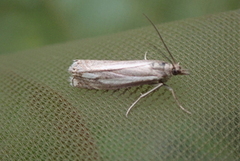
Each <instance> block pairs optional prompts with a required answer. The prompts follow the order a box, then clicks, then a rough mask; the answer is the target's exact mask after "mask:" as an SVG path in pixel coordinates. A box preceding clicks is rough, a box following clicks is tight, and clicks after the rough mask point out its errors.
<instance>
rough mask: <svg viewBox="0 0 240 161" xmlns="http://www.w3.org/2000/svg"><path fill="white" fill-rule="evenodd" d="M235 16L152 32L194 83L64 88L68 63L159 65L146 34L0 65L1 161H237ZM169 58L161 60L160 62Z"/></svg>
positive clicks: (183, 79) (88, 42)
mask: <svg viewBox="0 0 240 161" xmlns="http://www.w3.org/2000/svg"><path fill="white" fill-rule="evenodd" d="M239 17H240V14H239V10H237V11H229V12H224V13H219V14H215V15H209V16H204V17H200V18H194V19H187V20H183V21H176V22H172V23H165V24H162V25H157V27H158V29H159V31H160V32H161V34H162V36H163V39H164V40H165V42H166V44H167V45H168V47H169V49H170V51H171V52H172V54H173V56H174V57H175V59H176V60H177V61H179V62H181V64H182V66H183V67H184V68H186V69H189V70H190V72H191V75H188V76H174V77H172V78H171V80H169V81H168V82H167V84H168V85H169V86H171V87H172V88H173V89H174V90H175V92H176V95H177V96H178V99H179V101H180V102H181V104H182V105H183V106H184V108H186V109H187V110H189V111H191V112H192V115H189V114H187V113H185V112H184V111H182V110H181V109H179V107H178V106H177V105H176V103H175V101H174V99H173V97H172V95H171V93H170V92H169V91H168V90H167V89H164V88H161V89H159V90H157V91H155V92H154V93H152V94H150V95H149V96H148V97H146V98H143V99H142V100H141V101H140V102H139V103H138V104H137V105H136V106H135V107H134V108H133V110H132V111H131V113H130V114H129V117H128V118H126V117H125V112H126V110H127V109H128V107H129V106H130V105H131V103H133V102H134V101H135V100H136V99H137V98H138V97H139V95H140V93H144V92H146V91H148V90H150V89H151V88H152V87H151V86H149V85H144V86H141V87H133V88H127V89H120V90H88V89H78V88H73V87H71V86H70V85H69V82H68V77H69V74H68V72H67V69H68V67H69V66H70V65H71V63H72V60H74V59H98V60H141V59H143V57H144V53H145V52H146V51H148V59H156V60H165V59H164V57H163V56H162V55H161V53H159V52H158V51H156V49H155V48H154V47H153V45H155V46H157V47H158V48H159V49H160V50H161V51H162V52H164V53H166V52H165V49H164V47H163V45H162V43H161V42H160V40H159V38H158V37H157V34H156V32H155V31H154V29H153V27H152V26H149V27H144V28H140V29H135V30H131V31H127V32H122V33H118V34H113V35H109V36H103V37H97V38H91V39H84V40H80V41H75V42H69V43H66V44H58V45H52V46H46V47H44V48H40V49H35V50H28V51H24V52H18V53H12V54H6V55H1V56H0V75H1V76H0V83H1V85H0V110H1V112H0V124H1V127H0V130H1V134H0V140H1V156H0V160H195V161H197V160H228V161H229V160H238V159H239V154H238V152H239V150H240V148H239V139H240V130H239V83H240V82H239V74H240V73H239V40H240V36H239V26H240V25H239V22H240V18H239ZM166 54H167V53H166Z"/></svg>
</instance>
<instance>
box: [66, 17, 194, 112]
mask: <svg viewBox="0 0 240 161" xmlns="http://www.w3.org/2000/svg"><path fill="white" fill-rule="evenodd" d="M144 16H145V17H146V18H147V19H148V21H149V22H150V23H151V24H152V26H153V27H154V29H155V30H156V32H157V34H158V36H159V38H160V40H161V41H162V43H163V45H164V47H165V49H166V50H167V52H168V53H169V55H170V58H171V59H170V58H168V57H166V56H165V55H164V54H163V55H164V56H165V57H166V58H167V60H168V61H169V62H166V61H161V60H147V52H146V53H145V56H144V60H125V61H115V60H74V61H73V64H72V65H71V66H70V67H69V69H68V71H69V73H70V74H71V76H70V82H71V83H70V84H71V85H72V86H73V87H79V88H87V89H98V90H100V89H103V90H104V89H105V90H109V89H120V88H126V87H133V86H140V85H144V84H149V85H154V87H153V88H152V89H151V90H149V91H148V92H146V93H143V94H141V95H140V97H139V98H138V99H137V100H136V101H135V102H133V104H132V105H131V106H130V107H129V108H128V110H127V112H126V116H128V114H129V112H130V110H131V109H132V108H133V107H134V106H135V104H136V103H137V102H138V101H139V100H140V99H141V98H143V97H145V96H147V95H149V94H150V93H152V92H153V91H155V90H157V89H159V88H160V87H162V86H164V87H166V88H167V89H169V90H170V91H171V93H172V95H173V97H174V99H175V101H176V103H177V105H178V106H179V107H180V108H181V109H182V110H184V111H185V112H187V113H189V114H191V113H190V112H189V111H187V110H186V109H185V108H183V107H182V105H181V104H180V103H179V101H178V99H177V97H176V95H175V92H174V90H173V89H172V88H171V87H169V86H168V85H166V84H165V83H166V82H167V80H168V79H169V78H171V77H172V76H175V75H188V74H189V72H188V71H187V70H185V69H182V68H181V66H180V65H179V63H176V61H175V59H174V57H173V56H172V54H171V52H170V51H169V49H168V47H167V45H166V44H165V42H164V40H163V38H162V36H161V34H160V32H159V31H158V29H157V27H156V26H155V25H154V24H153V22H152V21H151V20H150V19H149V18H148V17H147V16H146V15H144ZM154 47H155V46H154Z"/></svg>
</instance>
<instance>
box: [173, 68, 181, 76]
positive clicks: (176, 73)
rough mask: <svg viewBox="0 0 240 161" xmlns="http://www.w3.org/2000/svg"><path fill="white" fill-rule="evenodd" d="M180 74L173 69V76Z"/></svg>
mask: <svg viewBox="0 0 240 161" xmlns="http://www.w3.org/2000/svg"><path fill="white" fill-rule="evenodd" d="M179 73H180V71H179V70H176V69H175V68H173V69H172V74H173V75H178V74H179Z"/></svg>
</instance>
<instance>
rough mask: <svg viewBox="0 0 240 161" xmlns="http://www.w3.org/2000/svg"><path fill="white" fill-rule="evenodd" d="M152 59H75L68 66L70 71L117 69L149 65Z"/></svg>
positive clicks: (84, 71)
mask: <svg viewBox="0 0 240 161" xmlns="http://www.w3.org/2000/svg"><path fill="white" fill-rule="evenodd" d="M153 62H154V61H153V60H135V61H111V60H76V61H75V62H74V63H73V64H72V65H71V66H70V67H69V72H70V73H73V74H74V73H76V74H77V73H87V72H91V73H94V72H100V71H114V70H119V69H129V68H138V67H144V66H151V64H152V63H153Z"/></svg>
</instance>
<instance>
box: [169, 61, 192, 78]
mask: <svg viewBox="0 0 240 161" xmlns="http://www.w3.org/2000/svg"><path fill="white" fill-rule="evenodd" d="M172 74H173V75H188V74H189V72H188V70H186V69H182V68H181V66H180V63H176V64H174V66H173V68H172Z"/></svg>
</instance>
